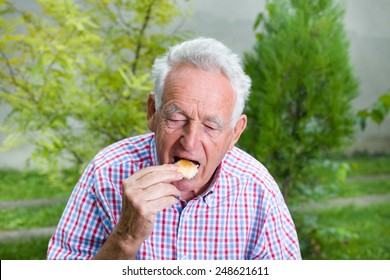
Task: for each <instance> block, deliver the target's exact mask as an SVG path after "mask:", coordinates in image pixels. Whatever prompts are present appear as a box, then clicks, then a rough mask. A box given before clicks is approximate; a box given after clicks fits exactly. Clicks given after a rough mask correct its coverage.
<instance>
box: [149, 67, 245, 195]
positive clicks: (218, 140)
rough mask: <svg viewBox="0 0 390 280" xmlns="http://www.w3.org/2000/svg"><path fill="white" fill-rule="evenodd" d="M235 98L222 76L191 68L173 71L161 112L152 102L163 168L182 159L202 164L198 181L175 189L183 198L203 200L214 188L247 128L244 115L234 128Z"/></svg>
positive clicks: (184, 182) (152, 120)
mask: <svg viewBox="0 0 390 280" xmlns="http://www.w3.org/2000/svg"><path fill="white" fill-rule="evenodd" d="M234 103H235V95H234V92H233V89H232V87H231V84H230V82H229V80H228V79H227V78H226V77H225V76H224V75H223V74H222V73H220V72H219V71H213V72H207V71H203V70H200V69H197V68H194V67H191V66H188V65H181V66H178V67H176V68H174V69H173V70H172V71H171V72H170V74H169V75H168V77H167V79H166V83H165V89H164V95H163V99H162V107H161V110H159V111H158V112H156V111H155V110H154V103H153V101H152V99H151V98H149V101H148V124H149V129H150V130H152V131H154V132H155V136H156V146H157V154H158V158H159V161H160V164H165V163H169V164H172V163H174V162H175V161H176V160H177V159H179V158H184V159H189V160H191V161H194V162H197V163H198V164H199V169H198V173H197V175H196V176H195V177H194V178H193V179H190V180H187V179H183V180H181V181H178V182H174V183H173V184H174V185H175V186H176V187H177V188H178V189H179V190H180V191H181V192H182V193H186V192H192V194H194V195H199V194H201V193H202V192H203V191H204V190H205V189H206V188H207V187H208V185H209V182H210V180H211V179H212V177H213V174H214V172H215V170H216V169H217V167H218V165H219V164H220V163H221V161H222V159H223V157H224V155H225V154H226V152H227V151H228V150H229V149H232V148H233V146H234V144H235V143H236V142H237V141H238V138H239V136H240V135H241V132H242V131H243V130H244V128H245V126H246V117H245V116H244V115H243V116H241V118H240V119H239V121H238V122H237V124H236V125H235V126H233V125H232V122H231V116H232V112H233V107H234Z"/></svg>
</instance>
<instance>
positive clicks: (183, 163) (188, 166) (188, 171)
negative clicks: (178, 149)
mask: <svg viewBox="0 0 390 280" xmlns="http://www.w3.org/2000/svg"><path fill="white" fill-rule="evenodd" d="M175 164H176V165H177V166H178V167H179V169H178V171H179V172H180V173H181V174H183V178H184V179H192V178H194V177H195V175H196V173H198V165H196V164H195V163H193V162H192V161H189V160H186V159H180V160H178V161H177V162H176V163H175Z"/></svg>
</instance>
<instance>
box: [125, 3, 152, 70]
mask: <svg viewBox="0 0 390 280" xmlns="http://www.w3.org/2000/svg"><path fill="white" fill-rule="evenodd" d="M155 2H156V1H155V0H154V1H152V2H150V4H149V6H148V9H147V11H146V14H145V18H144V22H143V24H142V27H141V30H140V33H139V36H138V40H137V48H136V50H135V58H134V62H133V65H132V67H131V70H132V72H133V74H136V73H137V66H138V59H139V57H140V54H141V49H142V38H143V37H144V34H145V31H146V28H147V27H148V24H149V22H150V19H151V14H152V8H153V5H154V3H155Z"/></svg>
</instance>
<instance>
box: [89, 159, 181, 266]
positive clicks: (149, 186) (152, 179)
mask: <svg viewBox="0 0 390 280" xmlns="http://www.w3.org/2000/svg"><path fill="white" fill-rule="evenodd" d="M182 178H183V175H182V174H180V173H178V172H177V167H176V166H174V165H161V166H152V167H148V168H145V169H143V170H141V171H140V172H138V173H135V174H134V175H132V176H130V177H129V178H127V179H126V180H125V181H124V182H123V185H122V215H121V218H120V220H119V222H118V224H117V226H116V228H115V230H114V231H113V232H112V233H111V235H110V236H109V238H108V239H107V241H106V242H105V243H104V245H103V246H102V248H101V249H100V250H99V252H98V253H97V254H96V256H95V257H94V259H135V258H136V256H137V252H138V250H139V248H140V246H141V244H142V242H143V241H144V240H145V239H146V238H148V237H149V235H150V234H151V233H152V230H153V227H154V221H155V218H156V215H157V213H158V212H159V211H161V210H163V209H164V208H166V207H168V206H170V205H173V204H175V203H177V198H176V197H178V196H179V195H180V192H179V190H178V189H177V188H176V187H175V186H174V185H172V184H171V183H170V182H172V181H178V180H181V179H182Z"/></svg>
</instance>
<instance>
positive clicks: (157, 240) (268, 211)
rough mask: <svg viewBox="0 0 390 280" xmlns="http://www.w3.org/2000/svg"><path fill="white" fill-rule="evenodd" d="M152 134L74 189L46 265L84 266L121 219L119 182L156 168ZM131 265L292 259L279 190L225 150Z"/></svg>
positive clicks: (109, 157)
mask: <svg viewBox="0 0 390 280" xmlns="http://www.w3.org/2000/svg"><path fill="white" fill-rule="evenodd" d="M157 164H158V160H157V153H156V147H155V140H154V134H147V135H141V136H137V137H132V138H128V139H125V140H122V141H120V142H117V143H115V144H113V145H111V146H109V147H107V148H106V149H104V150H102V151H101V152H100V153H99V154H98V155H97V156H96V157H95V158H94V160H93V161H92V162H91V163H90V164H89V166H88V167H87V169H86V170H85V172H84V174H83V175H82V177H81V178H80V180H79V182H78V183H77V185H76V187H75V189H74V191H73V193H72V195H71V197H70V199H69V202H68V204H67V206H66V209H65V211H64V213H63V216H62V218H61V220H60V222H59V225H58V227H57V229H56V231H55V233H54V235H53V236H52V238H51V240H50V243H49V249H48V255H47V257H48V259H90V258H92V257H93V256H94V255H95V254H96V253H97V251H98V250H99V248H100V247H101V246H102V245H103V244H104V242H105V241H106V239H107V238H108V236H109V235H110V233H111V232H112V231H113V229H114V227H115V225H116V224H117V222H118V221H119V218H120V214H121V207H122V202H121V200H122V199H121V193H122V188H121V186H122V181H123V180H124V179H125V178H127V177H129V176H130V175H132V174H134V173H135V172H137V171H139V170H141V169H142V168H145V167H147V166H153V165H157ZM137 258H138V259H214V260H218V259H220V260H227V259H300V258H301V256H300V251H299V244H298V240H297V234H296V231H295V227H294V224H293V221H292V219H291V216H290V213H289V211H288V209H287V207H286V204H285V202H284V200H283V197H282V195H281V193H280V190H279V188H278V186H277V184H276V183H275V181H274V179H273V178H272V177H271V175H270V174H269V173H268V171H267V170H266V169H265V168H264V166H262V165H261V164H260V163H259V162H258V161H256V160H255V159H254V158H252V157H251V156H250V155H248V154H247V153H245V152H243V151H242V150H240V149H238V148H234V149H233V150H232V151H229V152H228V153H227V154H226V156H225V157H224V159H223V161H222V163H221V165H220V166H219V168H218V170H217V172H216V174H215V178H214V181H213V182H212V184H210V187H209V189H208V190H207V191H206V192H204V193H203V195H201V196H198V197H196V198H194V199H192V200H191V201H189V202H185V201H180V202H178V203H177V204H176V205H173V206H170V207H167V208H166V209H164V210H163V211H161V212H159V213H158V215H157V217H156V222H155V225H154V230H153V232H152V234H151V235H150V237H149V238H148V239H146V240H145V241H144V242H143V244H142V245H141V247H140V249H139V251H138V255H137Z"/></svg>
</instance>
